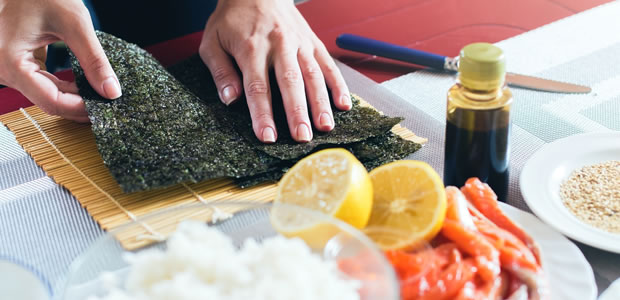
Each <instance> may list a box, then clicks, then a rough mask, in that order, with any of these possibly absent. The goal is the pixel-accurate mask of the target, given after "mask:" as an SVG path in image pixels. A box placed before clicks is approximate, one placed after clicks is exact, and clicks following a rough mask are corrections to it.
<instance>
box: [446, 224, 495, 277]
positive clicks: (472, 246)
mask: <svg viewBox="0 0 620 300" xmlns="http://www.w3.org/2000/svg"><path fill="white" fill-rule="evenodd" d="M441 234H442V235H444V236H445V237H447V238H448V239H450V240H451V241H453V242H454V243H455V244H456V245H457V246H458V247H459V249H460V250H461V251H463V252H465V253H467V254H469V255H471V256H473V257H474V259H475V261H476V267H478V272H479V273H480V276H481V277H482V278H483V279H484V280H493V278H495V277H496V276H497V275H499V272H500V262H499V252H498V251H497V249H495V248H494V247H493V245H491V243H489V242H488V241H487V240H486V239H485V238H484V236H482V235H481V234H480V233H478V232H477V231H474V230H470V229H467V228H465V227H464V226H463V225H462V224H460V223H457V222H456V221H453V220H449V219H446V220H445V221H444V223H443V227H442V229H441Z"/></svg>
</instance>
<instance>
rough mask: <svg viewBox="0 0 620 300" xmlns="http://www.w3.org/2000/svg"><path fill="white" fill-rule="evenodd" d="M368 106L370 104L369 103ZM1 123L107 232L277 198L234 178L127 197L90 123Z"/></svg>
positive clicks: (144, 237)
mask: <svg viewBox="0 0 620 300" xmlns="http://www.w3.org/2000/svg"><path fill="white" fill-rule="evenodd" d="M360 100H361V99H360ZM362 103H363V105H368V104H367V103H365V102H363V100H362ZM0 122H2V123H3V124H4V125H5V126H7V127H8V128H9V130H11V131H12V132H13V133H14V134H15V137H16V139H17V141H18V142H19V144H20V145H21V146H22V147H23V148H24V149H25V150H26V152H28V153H29V154H30V156H31V157H32V158H33V159H34V160H35V162H36V163H37V164H38V165H39V166H40V167H41V168H43V170H44V171H45V172H46V174H47V175H48V176H50V177H51V178H52V179H54V181H55V182H56V183H58V184H60V185H61V186H63V187H65V188H66V189H68V190H69V191H70V192H71V194H73V196H74V197H75V198H76V199H77V200H78V201H79V202H80V204H81V205H82V206H83V207H84V208H85V209H86V210H87V211H88V213H89V214H90V215H91V216H92V217H93V218H94V219H95V221H96V222H97V223H98V224H99V225H100V226H101V227H102V228H103V229H104V230H106V231H110V230H114V229H116V228H118V227H119V226H123V225H126V224H129V223H132V222H133V221H136V220H137V219H138V218H140V217H142V216H144V215H147V214H150V213H153V212H156V211H160V210H163V209H170V208H174V207H180V206H182V205H186V204H190V203H197V202H204V203H210V202H214V201H227V200H231V201H232V200H237V201H239V200H243V201H246V202H256V203H267V202H270V201H272V200H273V199H274V197H275V191H276V184H275V183H264V184H260V185H258V186H255V187H251V188H247V189H241V188H239V187H238V186H236V185H235V184H234V182H233V180H232V179H228V178H218V179H212V180H207V181H203V182H199V183H187V184H177V185H174V186H171V187H168V188H165V189H157V190H152V191H143V192H136V193H130V194H124V193H123V192H122V190H121V189H120V187H119V185H118V184H117V183H116V181H115V180H114V178H113V177H112V175H111V174H110V173H109V171H108V169H107V168H106V167H105V165H104V164H103V161H102V159H101V156H100V155H99V152H98V150H97V145H96V144H95V137H94V135H93V133H92V131H91V129H90V125H89V124H78V123H75V122H72V121H68V120H65V119H62V118H60V117H56V116H50V115H48V114H46V113H44V112H43V111H41V110H40V109H39V108H38V107H35V106H33V107H29V108H26V109H22V110H19V111H15V112H11V113H8V114H4V115H2V116H0ZM392 131H393V132H394V133H396V134H398V135H400V136H401V137H403V138H405V139H409V140H412V141H414V142H417V143H422V144H423V143H425V142H426V139H424V138H421V137H418V136H416V135H415V134H414V133H413V132H411V131H410V130H408V129H406V128H404V127H402V126H400V125H396V126H394V128H393V129H392ZM212 213H213V212H208V211H205V212H202V213H200V212H196V213H195V214H194V216H188V215H187V214H188V213H187V211H184V210H179V211H178V212H175V213H172V214H166V218H165V219H162V220H158V219H157V218H155V219H152V220H151V221H149V224H146V223H144V222H138V223H136V224H135V226H132V227H130V228H127V230H123V231H122V232H120V233H119V234H118V235H117V239H118V240H119V241H120V243H121V245H122V246H123V247H124V248H126V249H136V248H139V247H142V246H145V245H147V244H149V243H152V242H153V241H156V240H160V239H163V238H165V237H166V236H167V235H168V234H169V233H170V232H172V231H173V230H174V229H175V228H176V225H177V224H178V222H180V221H182V220H183V219H186V218H188V217H192V218H193V219H199V220H201V221H209V220H210V219H211V216H212ZM227 213H234V211H227Z"/></svg>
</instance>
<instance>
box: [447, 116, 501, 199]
mask: <svg viewBox="0 0 620 300" xmlns="http://www.w3.org/2000/svg"><path fill="white" fill-rule="evenodd" d="M446 123H447V125H446V146H445V161H444V164H445V167H444V175H443V176H444V183H445V185H453V186H457V187H461V186H463V185H464V184H465V181H466V180H467V179H469V178H470V177H478V178H479V179H480V180H482V181H483V182H486V183H488V184H489V185H490V186H491V188H492V189H493V191H495V193H496V194H497V197H498V199H499V200H500V201H506V196H507V193H508V163H509V157H508V155H509V149H510V147H509V141H510V136H509V135H510V130H509V129H510V128H509V125H508V126H504V127H499V128H494V129H490V130H472V129H465V128H460V127H458V126H456V125H455V124H453V123H452V122H450V121H449V120H448V122H446Z"/></svg>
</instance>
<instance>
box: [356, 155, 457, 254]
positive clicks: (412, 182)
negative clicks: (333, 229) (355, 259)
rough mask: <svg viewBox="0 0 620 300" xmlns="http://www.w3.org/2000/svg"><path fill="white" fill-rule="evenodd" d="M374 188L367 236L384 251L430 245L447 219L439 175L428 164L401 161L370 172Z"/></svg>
mask: <svg viewBox="0 0 620 300" xmlns="http://www.w3.org/2000/svg"><path fill="white" fill-rule="evenodd" d="M370 178H371V180H372V183H373V188H374V199H373V208H372V214H371V216H370V220H369V221H368V229H367V231H366V233H367V235H368V236H370V237H371V238H372V239H373V240H374V241H375V242H376V243H377V244H378V245H379V246H380V247H381V248H382V249H384V250H387V249H406V248H413V247H416V246H418V245H421V244H424V243H425V242H428V241H430V240H431V239H432V238H433V237H435V235H436V234H437V233H438V232H439V230H440V229H441V226H442V225H443V220H444V218H445V215H446V194H445V189H444V185H443V182H442V180H441V178H440V177H439V174H437V172H435V170H434V169H433V168H432V167H431V166H430V165H428V164H427V163H425V162H422V161H414V160H400V161H395V162H392V163H389V164H385V165H383V166H380V167H378V168H376V169H374V170H372V171H371V172H370Z"/></svg>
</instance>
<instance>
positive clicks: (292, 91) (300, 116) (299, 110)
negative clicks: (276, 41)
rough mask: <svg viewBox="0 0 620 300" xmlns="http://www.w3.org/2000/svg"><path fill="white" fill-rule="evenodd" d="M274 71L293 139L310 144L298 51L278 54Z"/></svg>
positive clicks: (284, 51)
mask: <svg viewBox="0 0 620 300" xmlns="http://www.w3.org/2000/svg"><path fill="white" fill-rule="evenodd" d="M281 49H282V48H281ZM274 69H275V72H276V80H277V82H278V87H279V88H280V93H281V94H282V104H283V105H284V111H285V112H286V120H287V122H288V128H289V130H290V132H291V137H293V139H294V140H295V141H298V142H309V141H310V140H312V127H311V125H310V120H309V119H308V106H307V104H306V93H305V92H304V81H303V78H302V75H301V70H300V69H299V63H298V62H297V53H296V51H287V50H281V51H280V53H277V54H276V55H275V58H274Z"/></svg>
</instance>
